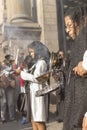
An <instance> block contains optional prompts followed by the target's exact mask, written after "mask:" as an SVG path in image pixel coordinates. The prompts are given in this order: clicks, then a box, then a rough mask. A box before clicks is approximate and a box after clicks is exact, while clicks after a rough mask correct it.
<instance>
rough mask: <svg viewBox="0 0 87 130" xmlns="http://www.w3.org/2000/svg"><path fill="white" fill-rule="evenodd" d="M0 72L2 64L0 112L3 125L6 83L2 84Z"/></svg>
mask: <svg viewBox="0 0 87 130" xmlns="http://www.w3.org/2000/svg"><path fill="white" fill-rule="evenodd" d="M1 71H2V64H1V63H0V111H1V120H2V123H5V122H6V93H5V87H6V83H5V82H4V79H3V76H2V74H1Z"/></svg>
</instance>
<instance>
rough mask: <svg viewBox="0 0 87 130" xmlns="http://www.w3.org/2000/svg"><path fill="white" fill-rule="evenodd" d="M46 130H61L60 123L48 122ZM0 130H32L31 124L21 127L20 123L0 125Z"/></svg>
mask: <svg viewBox="0 0 87 130" xmlns="http://www.w3.org/2000/svg"><path fill="white" fill-rule="evenodd" d="M46 125H47V130H62V123H58V122H57V121H55V120H54V121H50V122H48V123H47V124H46ZM0 130H32V127H31V124H26V125H21V124H20V121H15V122H8V123H5V124H0Z"/></svg>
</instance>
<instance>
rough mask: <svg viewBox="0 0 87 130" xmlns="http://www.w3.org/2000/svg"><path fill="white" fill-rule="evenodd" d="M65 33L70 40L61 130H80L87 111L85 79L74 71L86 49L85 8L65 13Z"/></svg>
mask: <svg viewBox="0 0 87 130" xmlns="http://www.w3.org/2000/svg"><path fill="white" fill-rule="evenodd" d="M65 25H66V32H67V33H68V34H69V36H70V37H71V38H72V41H71V50H70V51H71V53H70V58H71V62H70V67H69V77H68V82H67V86H66V92H65V112H64V125H63V130H81V129H82V120H83V117H84V114H85V112H86V111H87V78H86V77H84V76H83V77H81V76H79V75H78V74H76V73H75V71H74V69H75V67H76V66H77V65H78V63H79V61H82V58H83V54H84V52H85V50H86V49H87V7H76V8H73V9H69V10H68V11H66V15H65Z"/></svg>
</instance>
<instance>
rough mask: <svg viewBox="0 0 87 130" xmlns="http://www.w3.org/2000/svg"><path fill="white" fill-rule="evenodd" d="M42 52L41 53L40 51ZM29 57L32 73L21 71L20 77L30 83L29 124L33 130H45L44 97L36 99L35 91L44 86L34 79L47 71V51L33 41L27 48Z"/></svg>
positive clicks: (41, 44)
mask: <svg viewBox="0 0 87 130" xmlns="http://www.w3.org/2000/svg"><path fill="white" fill-rule="evenodd" d="M42 50H43V51H42ZM28 51H29V55H30V56H31V57H32V60H33V61H34V65H33V66H32V69H33V71H31V73H27V72H24V71H21V77H22V78H23V79H24V80H25V81H26V80H28V81H29V82H30V99H31V100H30V103H31V122H32V127H33V130H46V125H45V122H46V102H45V97H44V96H40V97H36V96H35V93H36V91H38V90H40V89H42V88H43V87H44V85H43V84H42V83H39V82H38V80H37V79H36V78H37V77H38V76H40V75H42V74H43V73H45V72H46V71H47V69H48V66H49V65H48V63H49V51H48V49H47V48H46V46H45V45H43V43H41V42H39V41H34V42H32V43H31V44H30V45H29V46H28Z"/></svg>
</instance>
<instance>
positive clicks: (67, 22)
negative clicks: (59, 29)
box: [65, 16, 76, 40]
mask: <svg viewBox="0 0 87 130" xmlns="http://www.w3.org/2000/svg"><path fill="white" fill-rule="evenodd" d="M65 25H66V32H67V33H68V34H69V36H70V37H71V38H72V39H73V40H74V39H75V37H76V35H75V25H74V22H73V20H72V19H70V17H69V16H66V17H65Z"/></svg>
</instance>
